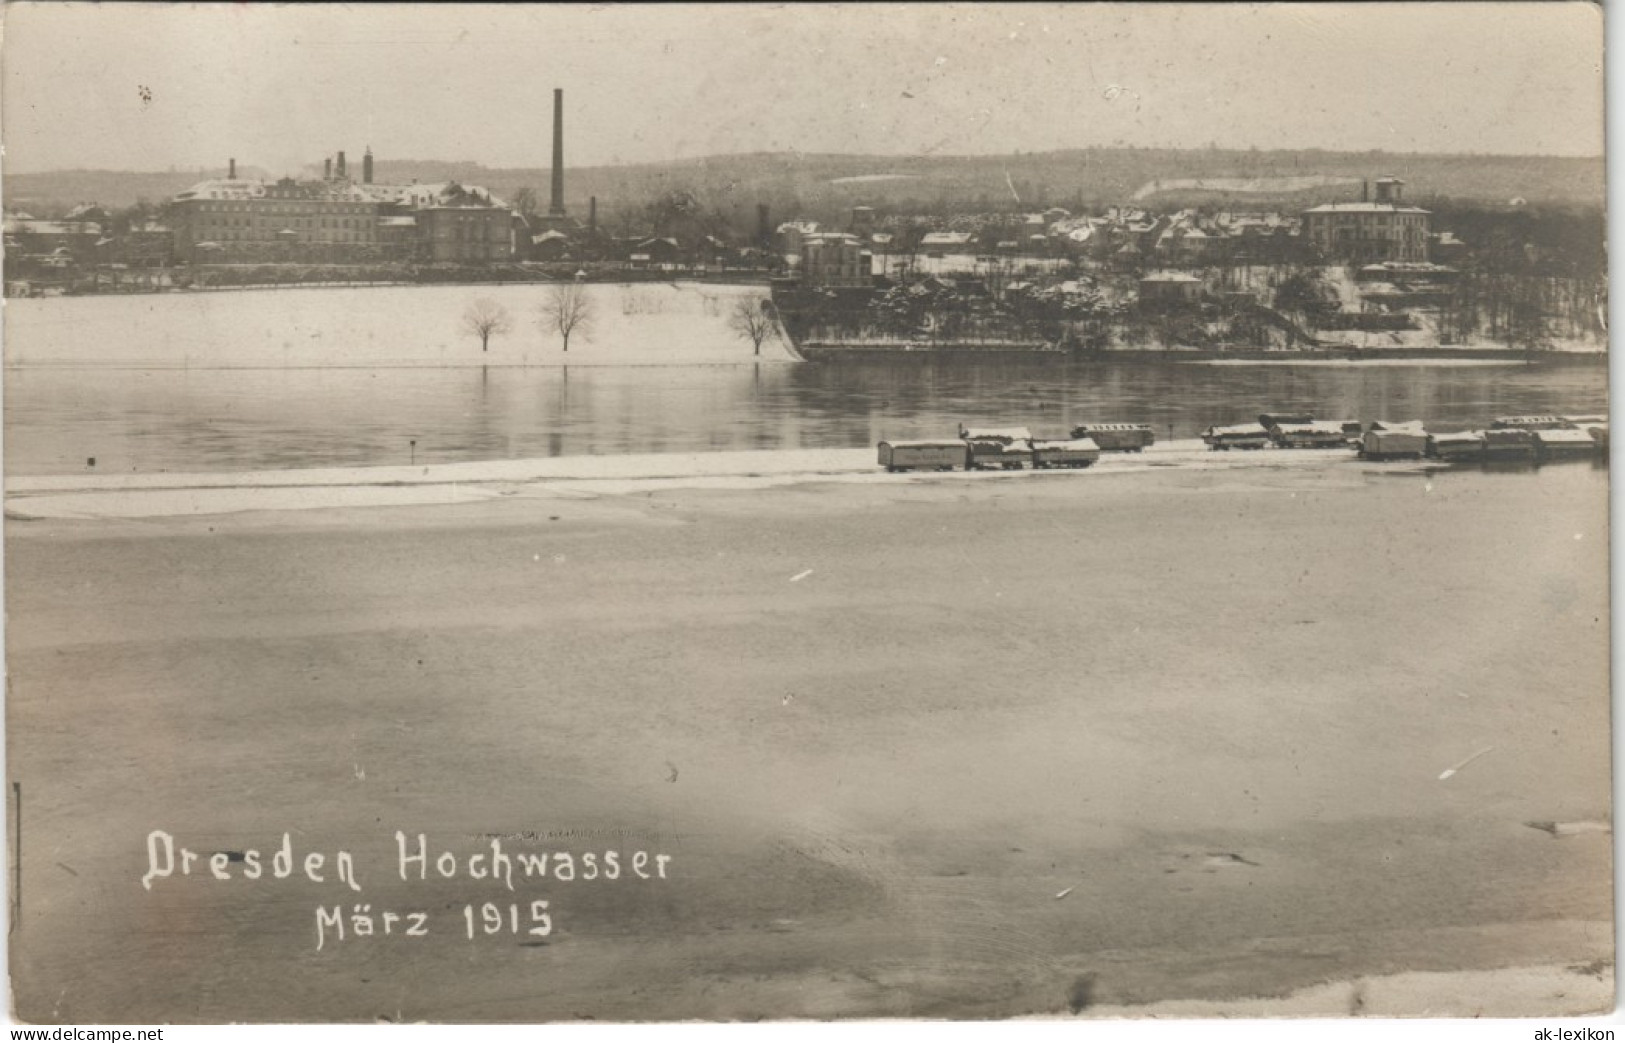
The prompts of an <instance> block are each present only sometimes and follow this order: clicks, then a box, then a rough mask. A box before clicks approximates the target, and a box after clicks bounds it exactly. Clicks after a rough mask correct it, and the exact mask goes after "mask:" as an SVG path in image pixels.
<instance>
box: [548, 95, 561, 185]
mask: <svg viewBox="0 0 1625 1043" xmlns="http://www.w3.org/2000/svg"><path fill="white" fill-rule="evenodd" d="M547 216H549V217H563V216H564V90H563V89H562V88H559V87H555V88H553V201H552V202H551V203H549V204H548V206H547Z"/></svg>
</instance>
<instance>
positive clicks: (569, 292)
mask: <svg viewBox="0 0 1625 1043" xmlns="http://www.w3.org/2000/svg"><path fill="white" fill-rule="evenodd" d="M594 318H596V311H595V310H594V307H593V301H592V298H591V297H590V296H588V294H587V287H586V286H585V285H584V284H582V283H578V282H561V283H555V284H554V285H553V287H552V289H550V290H549V291H548V295H547V300H545V301H543V302H542V329H544V330H557V331H558V334H559V336H561V337H563V338H564V350H565V351H569V350H570V334H572V333H574V332H575V331H577V330H580V331H581V332H582V333H583V334H586V333H588V332H590V331H591V329H592V324H593V319H594Z"/></svg>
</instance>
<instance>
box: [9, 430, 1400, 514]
mask: <svg viewBox="0 0 1625 1043" xmlns="http://www.w3.org/2000/svg"><path fill="white" fill-rule="evenodd" d="M1356 463H1358V460H1357V458H1356V457H1355V455H1354V453H1353V452H1352V451H1350V450H1347V449H1292V450H1284V449H1283V450H1275V449H1267V450H1259V451H1254V452H1228V453H1215V452H1212V451H1210V450H1208V449H1207V447H1206V446H1205V445H1204V444H1203V443H1202V442H1201V441H1199V440H1197V439H1180V440H1176V441H1171V442H1164V443H1161V444H1158V445H1155V446H1152V447H1151V448H1150V449H1148V450H1146V451H1145V452H1143V453H1105V454H1102V456H1101V459H1100V462H1099V463H1097V464H1095V465H1094V466H1093V467H1090V468H1088V469H1086V470H1044V471H1030V470H1023V471H971V472H966V471H953V472H943V473H936V472H906V473H901V474H890V473H888V472H886V471H884V470H882V469H881V468H880V466H879V464H878V463H877V461H876V453H875V450H873V449H816V450H814V449H802V450H761V451H741V452H722V453H651V454H627V455H623V456H574V457H550V458H545V459H537V460H499V461H489V462H477V463H456V464H434V465H428V466H421V467H412V466H408V467H399V466H396V467H330V468H301V469H295V470H282V471H250V472H238V473H218V474H213V473H205V474H129V475H61V476H43V477H18V478H13V479H11V480H10V481H9V482H7V485H6V510H7V513H8V514H9V515H11V516H12V517H20V518H114V517H117V518H153V517H171V516H187V515H203V514H230V513H235V512H238V511H281V510H308V509H314V508H329V507H368V506H372V507H400V506H417V505H430V504H455V503H468V502H473V501H478V500H492V499H500V498H507V497H525V498H538V497H540V498H558V497H563V498H574V497H589V498H590V497H595V496H613V495H618V494H625V493H635V492H650V491H654V490H659V489H674V488H689V489H760V488H768V487H772V486H780V485H795V484H801V483H806V482H846V483H850V482H863V483H879V482H894V483H896V482H919V481H932V482H942V481H952V482H985V481H1001V480H1005V481H1008V480H1015V479H1028V480H1035V481H1076V480H1080V479H1083V478H1087V477H1090V476H1094V475H1111V474H1131V473H1135V472H1146V471H1153V470H1168V469H1180V470H1191V471H1198V470H1205V471H1212V470H1234V469H1240V468H1257V467H1265V468H1282V467H1291V468H1304V467H1337V466H1348V465H1353V464H1356ZM1371 466H1381V467H1383V468H1384V469H1397V468H1406V467H1410V468H1415V467H1419V466H1421V465H1420V464H1404V463H1400V464H1393V463H1387V464H1381V465H1371Z"/></svg>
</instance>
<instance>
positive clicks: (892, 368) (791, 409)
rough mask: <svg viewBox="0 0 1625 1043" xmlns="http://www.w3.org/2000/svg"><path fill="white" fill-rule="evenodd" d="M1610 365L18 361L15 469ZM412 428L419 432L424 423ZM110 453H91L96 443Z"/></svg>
mask: <svg viewBox="0 0 1625 1043" xmlns="http://www.w3.org/2000/svg"><path fill="white" fill-rule="evenodd" d="M1606 381H1607V371H1606V368H1605V367H1603V366H1601V365H1572V364H1571V365H1548V366H1521V365H1516V366H1474V367H1466V366H1463V367H1437V366H1382V367H1330V366H1204V365H1192V364H1185V363H1147V362H1131V363H1130V362H1124V363H1078V362H1067V361H1064V360H1054V359H1031V358H1029V359H1021V360H1014V359H1006V360H995V361H988V362H976V361H962V360H955V361H948V360H936V361H932V360H923V359H919V358H908V359H898V360H880V361H857V360H852V361H844V362H825V363H806V364H801V365H786V364H768V365H759V366H752V365H745V366H715V365H688V366H659V367H649V366H628V367H609V366H594V367H587V366H583V367H568V368H564V367H545V368H518V367H506V368H497V367H493V368H489V369H483V370H482V369H479V368H466V367H464V368H447V369H435V368H423V367H415V368H398V369H391V368H382V367H380V368H369V369H269V368H268V369H223V370H222V369H217V370H189V371H185V370H174V369H96V368H75V369H51V368H40V369H31V368H23V369H12V370H9V371H8V372H7V373H6V387H5V405H6V429H5V459H6V467H7V470H8V471H9V473H12V474H68V473H84V472H86V471H87V470H92V469H93V470H94V471H96V472H97V473H109V472H112V473H118V472H123V473H129V472H152V471H166V470H167V471H224V470H247V469H258V468H291V467H325V466H369V465H379V464H400V463H406V462H409V461H411V460H416V461H418V462H424V463H429V462H434V463H444V462H453V461H476V460H503V459H523V458H530V457H544V456H575V455H586V454H613V453H629V452H641V453H648V452H669V453H686V452H705V451H712V450H734V449H802V448H856V447H861V446H868V445H873V444H874V443H875V442H877V441H879V440H880V439H882V438H928V437H952V436H953V434H954V433H955V431H956V428H957V425H958V424H959V423H961V422H967V423H968V422H976V423H980V424H1022V425H1027V426H1029V427H1031V428H1032V429H1033V430H1034V433H1035V434H1039V435H1040V436H1041V437H1042V436H1052V435H1053V436H1059V435H1062V434H1064V433H1065V432H1067V431H1068V430H1070V428H1071V426H1072V425H1074V424H1078V423H1082V422H1084V421H1109V420H1132V421H1140V422H1148V423H1151V424H1153V425H1154V426H1155V428H1156V431H1157V434H1158V437H1160V438H1168V437H1172V438H1188V437H1193V436H1195V435H1196V434H1198V433H1199V432H1200V431H1201V429H1202V428H1204V427H1206V426H1208V425H1210V424H1215V423H1231V422H1243V421H1247V420H1250V419H1252V418H1254V417H1255V416H1256V415H1257V414H1258V413H1259V412H1261V411H1264V410H1305V411H1308V412H1311V413H1313V414H1315V415H1317V416H1321V417H1327V418H1359V419H1365V420H1371V419H1394V420H1413V419H1421V420H1425V421H1427V422H1428V423H1430V424H1433V425H1438V426H1441V427H1450V426H1460V427H1468V426H1481V425H1482V424H1483V423H1484V422H1485V421H1486V420H1488V419H1489V418H1490V417H1492V416H1496V415H1502V414H1508V413H1543V412H1567V413H1601V412H1606V410H1607V389H1606ZM414 443H415V444H414ZM91 458H95V461H96V462H95V464H94V467H93V468H92V466H91V465H90V464H89V463H88V461H89V460H90V459H91Z"/></svg>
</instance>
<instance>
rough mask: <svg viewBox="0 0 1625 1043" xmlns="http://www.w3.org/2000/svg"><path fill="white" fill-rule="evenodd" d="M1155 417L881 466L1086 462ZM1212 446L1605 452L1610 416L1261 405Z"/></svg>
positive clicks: (1003, 438) (1016, 435)
mask: <svg viewBox="0 0 1625 1043" xmlns="http://www.w3.org/2000/svg"><path fill="white" fill-rule="evenodd" d="M1156 440H1157V439H1156V435H1155V434H1154V433H1153V431H1152V429H1151V425H1149V424H1134V423H1109V424H1080V425H1078V426H1077V427H1074V428H1073V429H1072V431H1071V435H1070V437H1068V438H1055V439H1043V438H1034V437H1033V434H1032V432H1031V431H1030V430H1029V429H1027V428H1025V427H1002V428H977V427H965V426H961V427H960V429H959V437H958V438H957V439H952V440H944V439H936V440H932V439H922V440H912V441H902V440H888V441H884V442H881V443H880V447H879V448H880V465H881V466H882V467H884V468H885V469H886V470H888V471H891V472H899V471H953V470H960V469H963V470H967V471H988V470H1002V471H1011V470H1022V469H1024V468H1033V469H1034V470H1043V469H1047V468H1062V467H1068V468H1079V467H1088V466H1090V465H1092V464H1094V463H1095V462H1096V461H1098V460H1099V459H1100V455H1101V453H1103V452H1134V453H1137V452H1140V451H1141V450H1143V449H1145V448H1146V447H1147V446H1150V445H1154V444H1155V443H1156ZM1202 441H1203V442H1204V443H1206V444H1207V447H1208V448H1209V449H1211V450H1217V451H1227V450H1233V449H1352V450H1356V451H1357V452H1358V453H1359V455H1360V456H1361V457H1362V458H1363V459H1367V460H1420V459H1424V458H1432V459H1438V460H1446V461H1456V460H1461V461H1475V460H1530V461H1541V460H1550V459H1556V458H1561V457H1572V456H1581V455H1588V454H1596V453H1599V452H1607V450H1608V418H1607V417H1605V416H1555V415H1541V416H1506V417H1497V418H1495V419H1494V420H1492V421H1490V423H1489V426H1488V427H1485V428H1483V429H1482V430H1469V431H1430V430H1428V429H1427V428H1426V427H1425V426H1424V425H1423V423H1422V421H1420V420H1407V421H1397V422H1396V421H1384V420H1378V421H1374V422H1371V423H1369V424H1368V423H1364V422H1362V421H1359V420H1319V419H1316V418H1315V417H1313V416H1309V415H1307V414H1295V413H1263V414H1261V415H1260V416H1259V418H1258V422H1257V423H1249V424H1230V425H1219V426H1214V427H1210V428H1208V429H1207V430H1206V431H1204V432H1202Z"/></svg>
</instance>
